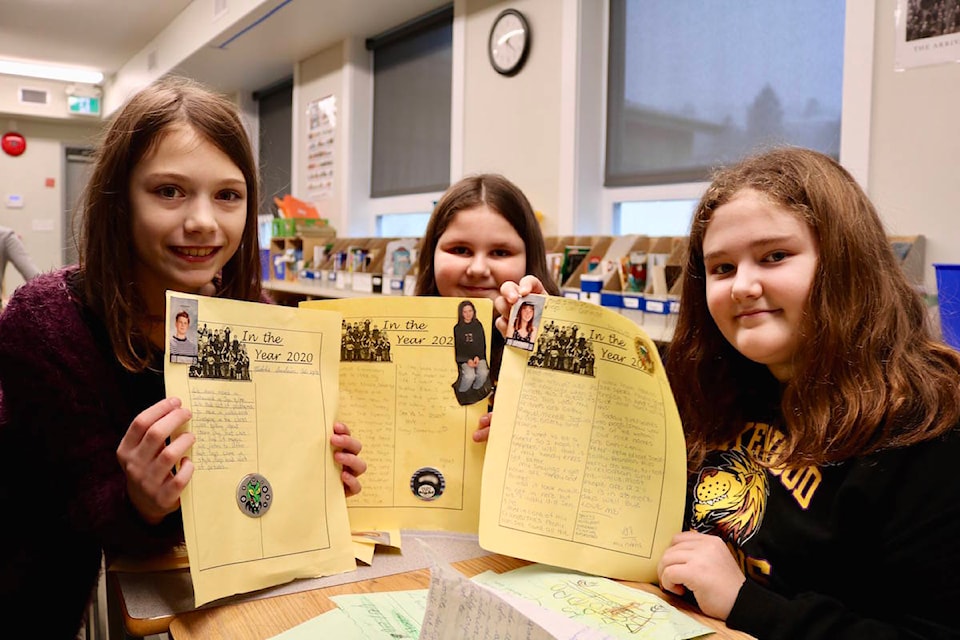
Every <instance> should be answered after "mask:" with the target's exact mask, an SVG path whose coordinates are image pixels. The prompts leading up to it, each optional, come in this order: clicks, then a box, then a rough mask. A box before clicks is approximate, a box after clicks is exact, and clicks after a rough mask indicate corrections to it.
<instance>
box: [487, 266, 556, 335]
mask: <svg viewBox="0 0 960 640" xmlns="http://www.w3.org/2000/svg"><path fill="white" fill-rule="evenodd" d="M546 292H547V291H546V289H544V288H543V283H542V282H540V279H539V278H537V277H536V276H523V277H522V278H520V282H511V281H510V280H507V281H506V282H504V283H503V284H502V285H500V295H499V296H497V298H496V299H495V300H494V301H493V306H494V308H495V310H496V312H497V320H496V325H497V329H498V330H499V331H500V333H502V334H503V337H505V338H506V337H507V333H508V332H509V330H510V329H509V327H507V320H508V319H509V318H510V309H511V308H512V307H513V305H514V304H516V302H517V300H519V299H520V298H522V297H523V296H525V295H527V294H530V293H541V294H542V293H546Z"/></svg>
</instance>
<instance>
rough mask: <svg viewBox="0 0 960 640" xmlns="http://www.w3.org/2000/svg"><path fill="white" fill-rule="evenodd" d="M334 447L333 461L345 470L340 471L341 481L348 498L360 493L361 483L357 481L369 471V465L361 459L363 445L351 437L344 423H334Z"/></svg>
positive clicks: (331, 437)
mask: <svg viewBox="0 0 960 640" xmlns="http://www.w3.org/2000/svg"><path fill="white" fill-rule="evenodd" d="M330 444H331V445H332V446H333V459H334V460H336V461H337V463H339V464H340V466H341V467H343V469H342V470H341V471H340V481H341V482H343V492H344V493H345V494H347V497H348V498H349V497H350V496H355V495H357V494H358V493H360V489H361V486H360V481H359V480H358V479H357V478H359V477H360V476H362V475H363V474H364V472H365V471H366V470H367V463H366V462H364V461H363V460H362V459H361V458H360V455H359V454H360V449H362V448H363V445H362V444H360V441H359V440H357V439H356V438H354V437H353V436H351V435H350V429H349V428H348V427H347V425H345V424H343V423H342V422H334V423H333V435H332V436H330Z"/></svg>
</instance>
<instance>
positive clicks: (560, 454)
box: [480, 296, 686, 582]
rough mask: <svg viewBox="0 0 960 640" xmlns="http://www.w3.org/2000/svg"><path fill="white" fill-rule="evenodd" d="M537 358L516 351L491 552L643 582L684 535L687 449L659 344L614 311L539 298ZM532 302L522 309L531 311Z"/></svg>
mask: <svg viewBox="0 0 960 640" xmlns="http://www.w3.org/2000/svg"><path fill="white" fill-rule="evenodd" d="M523 301H532V302H534V304H535V306H536V307H537V308H538V311H537V314H536V317H537V318H538V322H539V328H538V331H537V337H536V342H535V344H534V345H533V347H532V351H529V350H525V349H522V348H517V347H512V346H507V347H506V348H505V350H504V355H503V364H502V366H501V369H500V380H499V384H498V389H497V402H496V405H495V406H494V414H493V420H492V425H493V426H492V428H491V429H490V439H489V441H488V443H487V452H486V458H485V460H484V467H483V490H482V499H481V505H480V545H481V546H482V547H483V548H484V549H487V550H489V551H495V552H498V553H504V554H508V555H512V556H516V557H519V558H524V559H526V560H531V561H534V562H542V563H545V564H550V565H554V566H560V567H566V568H570V569H576V570H579V571H583V572H586V573H591V574H596V575H601V576H608V577H611V578H622V579H628V580H636V581H640V582H656V579H657V572H656V566H657V562H658V561H659V559H660V556H661V554H662V553H663V551H664V549H666V547H667V546H668V544H669V541H670V538H671V537H672V536H673V535H674V534H675V533H677V532H679V531H680V528H681V525H682V519H683V500H684V494H685V488H686V483H685V480H686V450H685V445H684V439H683V431H682V428H681V425H680V417H679V414H678V412H677V408H676V404H675V402H674V399H673V395H672V393H671V391H670V386H669V384H668V382H667V377H666V375H665V373H664V370H663V364H662V363H661V361H660V357H659V354H658V353H657V349H656V346H655V345H654V344H653V342H652V341H651V340H650V339H649V337H648V336H647V335H646V334H645V333H644V331H643V329H641V328H640V327H639V326H638V325H637V324H636V323H634V322H633V321H631V320H629V319H628V318H625V317H623V316H621V315H619V314H617V313H616V312H613V311H611V310H609V309H605V308H603V307H600V306H597V305H593V304H589V303H586V302H579V301H576V300H570V299H567V298H560V297H544V296H527V297H526V298H524V299H523V300H521V302H523ZM519 304H520V303H518V305H519Z"/></svg>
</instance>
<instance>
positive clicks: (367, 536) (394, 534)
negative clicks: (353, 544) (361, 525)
mask: <svg viewBox="0 0 960 640" xmlns="http://www.w3.org/2000/svg"><path fill="white" fill-rule="evenodd" d="M351 535H352V536H353V539H354V540H355V541H369V542H372V543H374V544H379V545H382V546H384V547H393V548H394V549H401V548H402V541H401V539H400V529H380V530H379V531H357V530H356V529H354V530H353V531H352V532H351Z"/></svg>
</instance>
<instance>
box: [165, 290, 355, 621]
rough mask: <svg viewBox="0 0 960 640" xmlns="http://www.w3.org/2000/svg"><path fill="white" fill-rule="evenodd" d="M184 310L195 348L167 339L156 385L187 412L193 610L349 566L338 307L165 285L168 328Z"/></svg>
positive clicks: (184, 501)
mask: <svg viewBox="0 0 960 640" xmlns="http://www.w3.org/2000/svg"><path fill="white" fill-rule="evenodd" d="M184 313H185V314H186V315H187V316H188V318H189V327H190V334H189V339H188V340H187V341H188V342H190V343H192V344H193V345H195V348H196V354H195V355H192V356H185V355H183V354H182V353H181V354H178V355H177V357H176V358H175V359H174V358H171V353H170V347H169V346H168V348H167V354H166V361H165V362H166V364H165V367H164V382H165V384H166V392H167V395H168V396H176V397H179V398H180V399H181V401H182V402H183V406H184V407H186V408H188V409H190V411H191V412H192V414H193V416H192V419H191V420H190V422H189V423H188V424H187V429H189V430H190V431H192V432H193V433H194V434H195V436H196V443H195V444H194V446H193V448H192V449H191V451H190V454H189V455H190V458H191V460H192V461H193V464H194V474H193V477H192V478H191V480H190V482H189V483H188V484H187V487H186V489H185V490H184V492H183V494H182V495H181V499H180V501H181V510H182V513H183V527H184V534H185V536H186V542H187V550H188V553H189V556H190V574H191V578H192V580H193V587H194V597H195V600H196V604H197V606H199V605H201V604H204V603H206V602H209V601H211V600H215V599H218V598H222V597H225V596H229V595H233V594H235V593H242V592H246V591H252V590H255V589H260V588H264V587H268V586H273V585H276V584H281V583H284V582H288V581H290V580H293V579H295V578H305V577H316V576H321V575H330V574H334V573H342V572H344V571H351V570H354V569H355V568H356V563H355V561H354V558H353V552H352V546H351V540H350V526H349V523H348V520H347V508H346V498H345V496H344V492H343V486H342V485H341V482H340V468H339V466H338V465H337V464H336V463H335V461H334V459H333V452H332V450H331V446H330V436H331V434H332V433H333V420H334V416H335V415H336V412H337V357H338V353H339V345H338V344H336V338H335V337H336V336H338V335H339V332H340V322H341V318H340V315H339V314H336V313H329V312H326V313H325V312H319V311H309V310H306V311H305V310H298V309H292V308H289V307H280V306H274V305H265V304H258V303H252V302H239V301H235V300H225V299H219V298H208V297H202V296H194V295H189V294H183V293H175V292H169V291H168V292H167V317H168V320H167V322H168V331H169V332H171V333H172V331H173V327H174V325H175V323H176V316H177V315H178V314H179V315H181V316H182V314H184ZM331 343H332V344H331ZM174 360H175V361H174Z"/></svg>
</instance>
